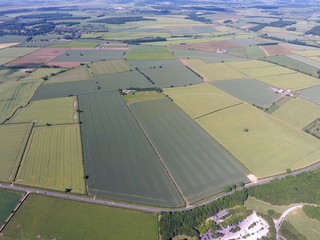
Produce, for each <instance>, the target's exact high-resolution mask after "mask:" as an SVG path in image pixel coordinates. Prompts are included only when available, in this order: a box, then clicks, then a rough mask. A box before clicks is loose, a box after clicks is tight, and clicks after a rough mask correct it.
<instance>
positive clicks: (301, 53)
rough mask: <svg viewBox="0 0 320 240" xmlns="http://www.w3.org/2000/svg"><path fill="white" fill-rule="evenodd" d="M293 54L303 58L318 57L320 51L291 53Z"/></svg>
mask: <svg viewBox="0 0 320 240" xmlns="http://www.w3.org/2000/svg"><path fill="white" fill-rule="evenodd" d="M293 52H294V53H295V54H298V55H301V56H304V57H316V56H320V49H315V50H302V51H293Z"/></svg>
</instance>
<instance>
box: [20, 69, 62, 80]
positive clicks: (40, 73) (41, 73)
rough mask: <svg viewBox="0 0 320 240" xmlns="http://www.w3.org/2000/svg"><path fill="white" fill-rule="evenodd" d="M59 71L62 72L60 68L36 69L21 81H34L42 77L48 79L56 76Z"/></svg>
mask: <svg viewBox="0 0 320 240" xmlns="http://www.w3.org/2000/svg"><path fill="white" fill-rule="evenodd" d="M61 70H62V69H61V68H38V69H37V70H35V71H33V72H32V73H30V74H28V75H27V76H25V77H24V78H23V79H22V80H23V81H26V80H36V79H42V78H43V77H48V78H50V77H51V76H52V75H55V74H57V73H58V72H60V71H61Z"/></svg>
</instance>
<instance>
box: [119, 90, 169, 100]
mask: <svg viewBox="0 0 320 240" xmlns="http://www.w3.org/2000/svg"><path fill="white" fill-rule="evenodd" d="M123 98H124V99H125V100H126V102H127V103H137V102H145V101H152V100H159V99H164V98H166V97H165V96H164V95H163V94H162V93H158V92H149V91H143V92H135V93H129V94H127V95H124V96H123Z"/></svg>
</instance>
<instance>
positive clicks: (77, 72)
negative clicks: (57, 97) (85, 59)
mask: <svg viewBox="0 0 320 240" xmlns="http://www.w3.org/2000/svg"><path fill="white" fill-rule="evenodd" d="M90 79H92V76H91V74H90V72H89V70H88V68H87V66H79V67H76V68H73V69H70V70H67V71H65V72H63V73H59V74H57V75H56V76H54V77H51V78H50V79H49V81H46V82H45V83H46V84H50V83H60V82H74V81H85V80H90Z"/></svg>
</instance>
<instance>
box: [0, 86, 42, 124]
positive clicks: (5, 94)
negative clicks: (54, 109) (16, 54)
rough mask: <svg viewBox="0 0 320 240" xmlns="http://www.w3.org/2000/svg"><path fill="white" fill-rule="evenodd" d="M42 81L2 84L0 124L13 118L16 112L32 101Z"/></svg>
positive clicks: (0, 87) (0, 89) (0, 92)
mask: <svg viewBox="0 0 320 240" xmlns="http://www.w3.org/2000/svg"><path fill="white" fill-rule="evenodd" d="M41 82H42V81H40V80H34V81H19V82H16V81H14V82H7V83H4V84H0V112H1V115H0V122H3V121H4V120H6V119H7V118H9V117H11V115H12V114H13V113H14V111H15V110H16V109H17V108H19V107H20V106H24V105H26V104H27V103H28V101H30V99H31V97H32V96H33V94H34V93H35V91H36V89H37V88H38V87H39V85H40V84H41Z"/></svg>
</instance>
